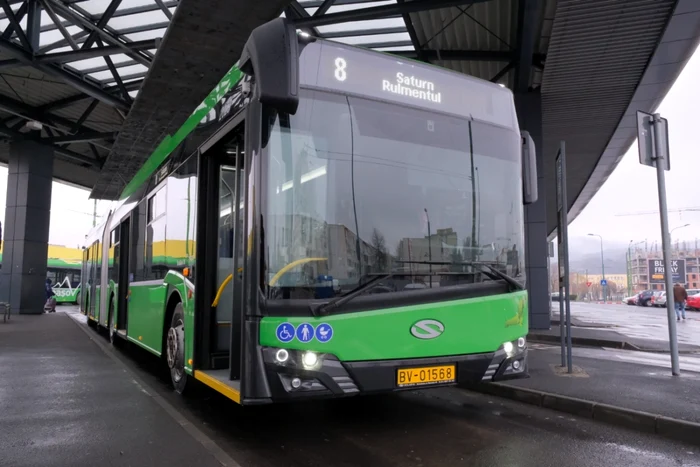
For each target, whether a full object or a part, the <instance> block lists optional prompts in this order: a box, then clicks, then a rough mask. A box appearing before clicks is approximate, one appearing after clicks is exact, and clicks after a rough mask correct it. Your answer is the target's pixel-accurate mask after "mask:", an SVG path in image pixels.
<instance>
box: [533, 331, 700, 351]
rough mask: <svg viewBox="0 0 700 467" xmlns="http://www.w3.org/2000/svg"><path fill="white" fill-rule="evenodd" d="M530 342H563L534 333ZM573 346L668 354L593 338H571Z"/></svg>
mask: <svg viewBox="0 0 700 467" xmlns="http://www.w3.org/2000/svg"><path fill="white" fill-rule="evenodd" d="M527 339H528V341H530V342H533V343H538V344H559V343H561V340H560V338H559V336H554V335H549V334H537V333H532V334H528V336H527ZM571 344H572V345H574V346H579V347H608V348H611V349H621V350H634V351H637V352H648V353H661V354H668V353H669V352H668V350H667V349H658V348H654V349H650V348H646V347H640V346H638V345H635V344H631V343H629V342H627V341H612V340H607V339H595V338H591V337H573V336H572V337H571ZM699 352H700V348H696V349H692V350H688V349H678V354H679V355H697V354H698V353H699Z"/></svg>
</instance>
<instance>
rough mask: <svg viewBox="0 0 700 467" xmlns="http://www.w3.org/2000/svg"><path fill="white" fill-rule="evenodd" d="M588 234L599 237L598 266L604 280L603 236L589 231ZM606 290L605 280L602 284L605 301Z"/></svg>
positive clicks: (604, 299)
mask: <svg viewBox="0 0 700 467" xmlns="http://www.w3.org/2000/svg"><path fill="white" fill-rule="evenodd" d="M588 235H589V236H591V237H598V238H600V267H601V270H602V272H603V281H605V263H604V262H603V237H602V236H600V235H598V234H592V233H589V234H588ZM607 291H608V285H607V282H606V285H604V286H603V302H605V301H607V300H606V297H607Z"/></svg>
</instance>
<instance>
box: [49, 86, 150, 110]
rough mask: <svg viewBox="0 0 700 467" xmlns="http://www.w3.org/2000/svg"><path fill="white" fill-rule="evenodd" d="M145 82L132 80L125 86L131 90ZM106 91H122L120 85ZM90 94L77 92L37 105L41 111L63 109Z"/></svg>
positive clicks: (111, 92)
mask: <svg viewBox="0 0 700 467" xmlns="http://www.w3.org/2000/svg"><path fill="white" fill-rule="evenodd" d="M142 84H143V80H139V81H132V82H129V83H124V87H125V88H126V89H127V90H129V91H135V90H137V89H139V88H140V87H141V85H142ZM104 91H105V92H106V93H108V94H115V93H118V92H119V91H120V89H119V86H110V87H107V88H105V89H104ZM89 98H90V96H87V95H85V94H76V95H75V96H70V97H64V98H63V99H58V100H55V101H53V102H49V103H48V104H44V105H42V106H40V107H37V110H38V111H40V112H48V111H50V110H56V109H62V108H64V107H68V106H71V105H73V104H75V103H76V102H80V101H82V100H85V99H89Z"/></svg>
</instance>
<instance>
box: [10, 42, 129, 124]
mask: <svg viewBox="0 0 700 467" xmlns="http://www.w3.org/2000/svg"><path fill="white" fill-rule="evenodd" d="M0 49H2V50H3V51H5V52H7V53H8V54H9V55H12V56H13V57H14V58H16V59H17V60H20V61H21V62H23V63H25V64H26V65H28V66H31V67H33V68H36V69H37V70H39V71H41V72H43V73H46V74H48V75H51V76H54V77H57V78H60V79H62V80H63V81H65V82H66V83H67V84H69V85H70V86H72V87H74V88H75V89H77V90H79V91H81V92H84V93H85V94H87V95H88V96H91V97H94V98H95V99H99V100H100V101H102V102H104V103H105V104H108V105H111V106H112V107H116V108H118V109H121V110H125V111H128V110H129V105H128V104H127V103H126V102H124V101H123V100H121V99H118V98H116V97H115V96H113V95H111V94H108V93H106V92H105V91H104V90H103V89H101V88H99V87H97V86H94V85H92V84H89V83H88V82H86V81H84V80H82V79H80V78H78V77H77V76H75V75H74V74H72V73H70V72H68V71H66V70H64V69H62V68H59V67H57V66H55V65H54V64H51V63H37V62H35V61H34V60H33V57H32V55H31V54H30V53H29V52H27V51H26V50H22V48H20V47H19V46H17V45H15V44H13V43H12V42H10V41H7V40H3V39H1V38H0Z"/></svg>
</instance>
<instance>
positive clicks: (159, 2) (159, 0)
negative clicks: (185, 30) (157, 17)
mask: <svg viewBox="0 0 700 467" xmlns="http://www.w3.org/2000/svg"><path fill="white" fill-rule="evenodd" d="M156 4H157V5H158V6H159V7H160V9H161V10H162V11H163V14H164V15H165V16H167V17H168V20H171V19H173V14H172V13H171V12H170V9H169V8H168V7H167V6H165V3H163V0H156Z"/></svg>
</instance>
